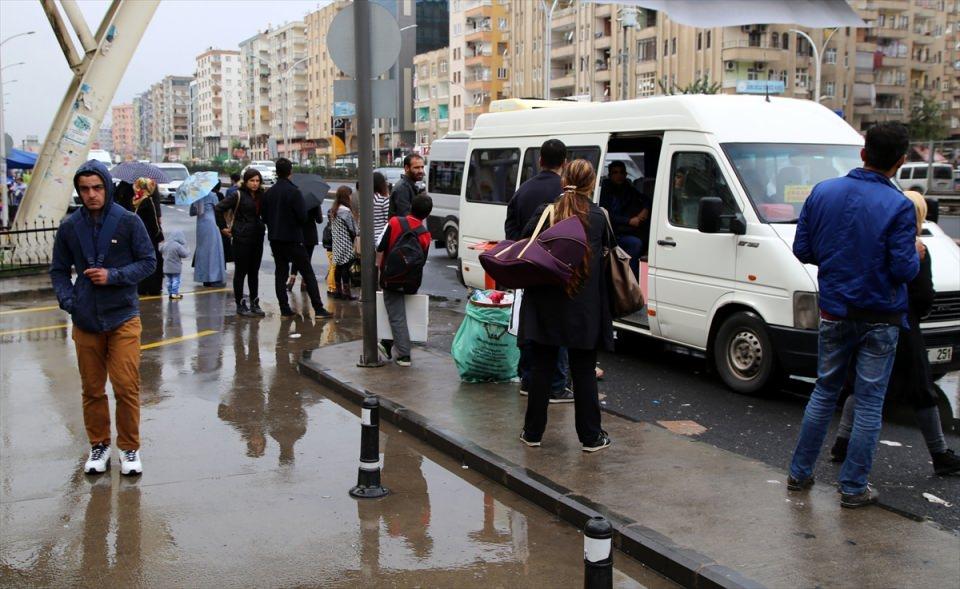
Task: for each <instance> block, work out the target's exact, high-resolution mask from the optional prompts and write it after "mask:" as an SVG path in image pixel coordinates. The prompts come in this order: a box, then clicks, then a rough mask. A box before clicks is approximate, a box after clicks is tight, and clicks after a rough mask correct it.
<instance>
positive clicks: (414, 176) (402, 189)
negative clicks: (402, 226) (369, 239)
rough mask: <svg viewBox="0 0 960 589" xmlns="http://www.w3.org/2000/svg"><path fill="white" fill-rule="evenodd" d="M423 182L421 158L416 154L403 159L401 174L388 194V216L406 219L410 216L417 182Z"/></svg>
mask: <svg viewBox="0 0 960 589" xmlns="http://www.w3.org/2000/svg"><path fill="white" fill-rule="evenodd" d="M421 180H423V158H422V157H420V155H418V154H416V153H411V154H408V155H407V156H406V157H405V158H403V174H402V175H401V176H400V180H399V181H398V182H397V183H396V185H395V186H394V187H393V192H391V193H390V208H389V212H388V216H390V217H397V216H399V217H406V216H407V215H409V214H410V207H411V206H412V204H413V197H415V196H416V195H417V192H418V191H417V182H420V181H421Z"/></svg>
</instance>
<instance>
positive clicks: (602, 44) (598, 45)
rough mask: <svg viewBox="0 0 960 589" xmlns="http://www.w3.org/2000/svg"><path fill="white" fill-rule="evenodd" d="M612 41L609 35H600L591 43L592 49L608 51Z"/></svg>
mask: <svg viewBox="0 0 960 589" xmlns="http://www.w3.org/2000/svg"><path fill="white" fill-rule="evenodd" d="M612 40H613V37H611V36H610V35H602V36H600V37H597V38H595V39H594V41H593V48H594V49H610V42H611V41H612Z"/></svg>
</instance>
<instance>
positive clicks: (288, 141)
mask: <svg viewBox="0 0 960 589" xmlns="http://www.w3.org/2000/svg"><path fill="white" fill-rule="evenodd" d="M267 47H268V50H269V54H270V58H269V62H270V91H269V101H270V107H271V115H272V116H271V118H270V123H271V124H270V135H271V136H272V137H273V138H274V139H276V140H277V153H278V155H279V156H280V157H286V158H289V159H290V160H292V161H294V162H299V161H301V160H303V159H306V157H307V156H306V153H307V151H312V150H313V149H314V147H313V146H312V145H310V144H308V143H307V131H308V117H307V25H306V23H304V22H303V21H296V22H291V23H287V24H285V25H283V26H282V27H278V28H276V29H273V30H271V31H270V32H269V33H267Z"/></svg>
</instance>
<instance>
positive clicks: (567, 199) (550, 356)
mask: <svg viewBox="0 0 960 589" xmlns="http://www.w3.org/2000/svg"><path fill="white" fill-rule="evenodd" d="M595 184H596V172H595V171H594V169H593V165H591V164H590V162H588V161H586V160H582V159H578V160H573V161H572V162H570V163H568V164H567V166H566V168H565V169H564V171H563V174H562V180H561V186H562V187H563V193H562V194H561V195H560V197H559V198H558V199H557V201H556V203H554V204H553V205H549V206H553V209H554V215H553V218H552V220H551V221H550V222H551V223H559V222H560V221H563V220H564V219H568V218H570V217H577V218H579V219H580V221H581V223H583V226H584V230H585V232H586V235H587V243H588V247H587V250H586V253H585V255H584V257H583V261H582V262H581V264H580V266H579V267H577V268H576V269H575V271H574V273H573V277H572V279H571V280H570V282H569V283H567V285H566V286H565V287H559V286H535V287H530V288H527V289H526V290H525V291H524V294H523V303H522V305H521V308H520V328H519V329H520V331H519V337H520V338H522V339H526V340H530V341H532V342H533V345H532V349H531V351H532V366H531V374H530V383H529V384H530V390H529V396H528V397H527V412H526V416H525V419H524V426H523V431H522V432H521V433H520V440H521V441H523V443H524V444H526V445H527V446H532V447H536V446H540V445H541V439H542V437H543V433H544V430H545V429H546V425H547V407H548V405H549V402H550V387H551V380H552V379H553V375H554V372H555V371H556V366H557V354H558V353H559V348H560V347H561V346H563V347H566V348H567V350H568V354H569V359H570V378H571V380H572V381H573V391H574V410H575V412H576V427H577V436H578V437H579V438H580V443H581V445H582V449H583V451H584V452H596V451H597V450H602V449H603V448H606V447H607V446H609V445H610V443H611V441H610V436H608V435H607V432H605V431H603V429H601V427H600V420H601V418H600V400H599V397H598V393H597V376H596V372H595V368H596V363H597V349H598V348H600V347H601V346H602V347H604V348H605V349H612V348H613V319H612V316H611V313H610V299H609V296H608V293H607V292H606V291H607V281H606V276H605V263H604V251H605V248H608V247H610V246H611V245H612V244H610V243H609V234H608V231H607V221H606V217H605V216H604V214H603V211H602V210H601V209H600V207H599V206H597V205H596V204H594V203H593V201H592V195H593V188H594V185H595ZM547 206H548V205H543V206H541V207H540V208H539V209H538V210H537V212H536V213H535V214H534V215H533V216H532V218H531V219H530V222H529V223H527V226H526V227H525V228H524V231H523V236H524V237H529V236H530V235H532V234H533V232H534V230H535V227H536V224H537V222H538V221H539V220H540V217H541V215H542V213H543V211H544V210H546V207H547Z"/></svg>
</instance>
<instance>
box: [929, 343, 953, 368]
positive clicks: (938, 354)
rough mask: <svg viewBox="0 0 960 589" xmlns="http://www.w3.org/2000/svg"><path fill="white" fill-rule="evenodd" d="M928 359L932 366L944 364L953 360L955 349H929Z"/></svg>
mask: <svg viewBox="0 0 960 589" xmlns="http://www.w3.org/2000/svg"><path fill="white" fill-rule="evenodd" d="M927 359H928V360H929V361H930V363H931V364H943V363H944V362H949V361H951V360H953V348H952V347H947V348H927Z"/></svg>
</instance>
